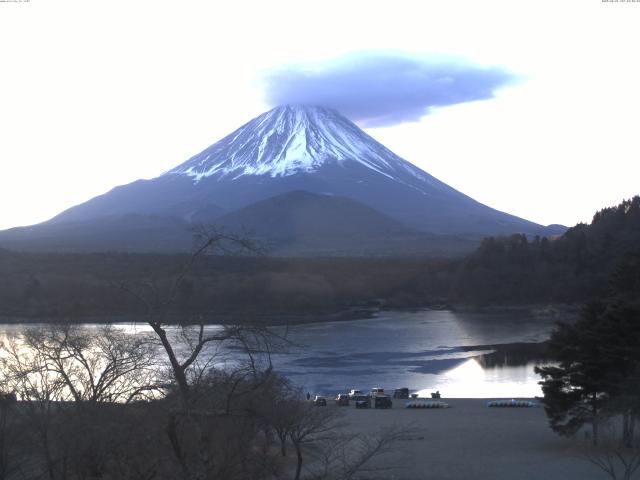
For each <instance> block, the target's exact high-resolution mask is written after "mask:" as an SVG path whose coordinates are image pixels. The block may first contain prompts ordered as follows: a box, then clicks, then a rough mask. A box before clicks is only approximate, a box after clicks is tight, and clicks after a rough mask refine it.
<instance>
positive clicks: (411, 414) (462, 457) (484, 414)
mask: <svg viewBox="0 0 640 480" xmlns="http://www.w3.org/2000/svg"><path fill="white" fill-rule="evenodd" d="M442 401H445V402H447V403H448V404H449V405H450V407H451V408H448V409H407V408H404V402H405V401H404V400H395V401H394V408H392V409H389V410H379V409H368V410H365V409H358V410H356V409H355V408H354V407H353V406H350V407H333V406H330V407H328V408H340V409H341V410H342V411H343V412H344V414H345V416H344V419H343V420H344V422H345V427H344V428H346V429H348V431H351V432H357V433H362V434H364V435H366V434H370V433H376V432H378V431H380V430H381V429H384V428H386V427H390V426H392V425H407V426H409V427H412V428H413V429H414V431H413V432H412V434H411V436H410V439H408V440H403V441H401V442H399V443H398V444H397V449H396V451H394V452H392V453H390V454H388V455H386V456H385V457H381V458H379V459H377V463H378V464H381V465H385V464H386V465H401V467H400V468H394V469H393V470H391V471H387V472H378V473H377V474H376V475H374V478H387V479H413V480H415V479H436V480H454V479H455V480H464V479H474V480H484V479H486V480H495V479H508V480H570V479H580V480H591V479H593V480H596V479H602V478H606V476H605V475H604V474H603V473H602V472H601V471H599V470H598V469H597V468H596V467H594V466H593V465H591V464H590V463H589V462H588V461H586V460H585V459H583V458H580V449H579V446H578V442H577V441H575V440H574V441H572V440H568V439H564V438H561V437H559V436H557V435H556V434H554V433H553V432H552V431H551V429H550V428H549V427H548V424H547V418H546V416H545V413H544V410H543V409H542V408H541V407H539V408H488V407H487V406H486V404H487V400H483V399H459V398H458V399H442Z"/></svg>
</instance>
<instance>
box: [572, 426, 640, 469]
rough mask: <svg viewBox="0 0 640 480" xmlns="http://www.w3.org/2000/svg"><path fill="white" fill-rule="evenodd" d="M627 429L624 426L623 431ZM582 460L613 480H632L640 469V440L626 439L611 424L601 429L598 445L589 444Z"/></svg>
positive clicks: (584, 449) (584, 448) (585, 446)
mask: <svg viewBox="0 0 640 480" xmlns="http://www.w3.org/2000/svg"><path fill="white" fill-rule="evenodd" d="M624 428H627V427H626V425H623V429H624ZM581 456H582V458H584V459H585V460H587V461H588V462H590V463H591V464H593V465H595V466H596V467H598V468H599V469H600V470H601V471H602V472H604V473H605V474H607V476H608V477H609V478H611V480H631V479H632V478H633V477H634V475H635V473H636V472H637V471H638V469H640V439H638V438H631V439H629V438H624V439H623V440H620V435H619V433H618V432H617V431H616V429H615V428H614V427H613V425H612V424H611V422H609V423H608V424H607V425H606V426H605V428H601V435H600V441H599V442H598V445H593V444H591V443H590V442H587V443H586V445H584V447H583V452H582V455H581Z"/></svg>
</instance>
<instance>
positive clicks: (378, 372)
mask: <svg viewBox="0 0 640 480" xmlns="http://www.w3.org/2000/svg"><path fill="white" fill-rule="evenodd" d="M557 320H558V318H557V317H556V316H554V315H539V314H535V315H534V314H532V313H530V312H529V311H525V310H510V311H498V312H492V313H486V312H485V313H469V312H453V311H435V310H425V311H416V312H400V311H390V312H381V313H379V314H378V315H377V316H376V317H375V318H372V319H366V320H352V321H339V322H326V323H311V324H303V325H296V326H294V327H290V328H289V330H288V338H289V339H290V340H291V341H292V342H293V344H294V345H293V346H292V347H291V348H289V351H288V352H287V353H277V354H273V356H272V361H273V364H274V368H275V370H276V371H278V372H280V373H282V374H284V375H285V376H287V377H289V378H290V379H291V380H292V381H293V382H295V383H296V384H297V385H299V386H300V388H302V389H303V391H304V392H309V393H311V394H312V395H315V394H324V395H333V394H335V393H338V392H345V391H348V390H350V389H352V388H357V389H360V390H364V391H368V390H370V389H371V388H372V387H384V388H385V389H394V388H399V387H408V388H409V389H411V390H412V391H417V392H418V393H419V394H420V395H421V396H423V395H424V396H429V393H430V392H433V391H436V390H439V391H440V392H441V394H442V395H443V397H481V398H484V397H508V398H510V397H533V396H537V395H541V393H542V392H541V390H540V387H539V385H538V384H537V382H538V381H539V378H538V376H537V375H536V374H535V373H534V371H533V369H534V366H535V365H536V361H535V360H533V359H524V360H523V359H522V358H518V359H517V361H514V359H509V358H507V359H506V360H507V361H506V362H505V361H499V362H496V361H495V359H493V361H488V359H490V358H491V356H490V355H487V354H490V353H491V352H492V350H490V349H487V348H485V349H482V348H476V349H469V348H468V347H474V346H482V345H498V344H511V343H517V342H541V341H544V340H546V339H548V338H549V334H550V332H551V330H552V328H553V326H554V323H555V321H557ZM118 326H119V327H120V328H123V329H125V330H127V331H129V332H131V333H132V334H134V333H148V332H149V327H148V326H146V325H144V324H136V325H132V324H126V325H123V324H119V325H118ZM84 327H85V328H97V327H98V326H97V325H84ZM21 328H23V326H22V325H20V324H18V325H16V324H13V325H9V324H5V325H0V337H2V336H3V334H6V333H9V332H12V331H14V332H15V331H19V330H20V329H21ZM216 328H219V327H216V326H209V327H207V330H214V329H216ZM278 328H279V329H280V330H282V329H281V328H280V327H278ZM465 347H467V348H465ZM212 351H213V350H211V349H209V350H208V351H205V352H203V353H205V354H209V353H211V352H212ZM231 355H232V356H233V355H237V354H233V353H232V354H231ZM221 358H224V356H223V357H221ZM227 361H228V360H227Z"/></svg>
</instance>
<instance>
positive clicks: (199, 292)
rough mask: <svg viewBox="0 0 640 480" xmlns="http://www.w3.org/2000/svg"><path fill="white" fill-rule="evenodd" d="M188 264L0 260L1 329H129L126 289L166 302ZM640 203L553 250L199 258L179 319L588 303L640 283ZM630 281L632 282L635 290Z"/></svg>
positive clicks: (150, 257) (99, 258)
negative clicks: (116, 323)
mask: <svg viewBox="0 0 640 480" xmlns="http://www.w3.org/2000/svg"><path fill="white" fill-rule="evenodd" d="M188 260H189V256H188V255H156V254H146V255H145V254H123V253H104V254H28V253H18V252H11V251H7V250H0V317H2V318H4V319H5V320H6V319H8V318H11V317H14V318H16V319H18V320H20V319H23V318H25V319H29V318H31V319H36V320H37V319H42V318H64V319H67V320H74V319H75V320H77V321H86V320H87V319H88V318H90V319H94V320H98V319H100V318H102V319H105V320H113V319H122V318H125V317H127V316H130V315H140V314H142V313H143V310H142V309H141V306H140V304H139V303H138V302H136V300H135V299H134V298H133V297H132V296H131V295H129V294H127V292H126V291H125V289H123V288H122V287H123V286H125V287H126V286H127V285H129V286H130V285H138V286H140V285H146V286H145V288H147V289H149V291H151V290H154V291H156V292H157V293H158V295H159V296H160V297H162V295H166V292H168V289H169V287H170V285H171V284H172V281H173V280H174V279H175V278H176V276H177V275H178V274H179V272H180V270H181V268H182V266H183V265H184V264H185V263H186V262H188ZM639 270H640V197H634V198H633V199H631V200H628V201H624V202H623V203H621V204H620V205H618V206H616V207H612V208H606V209H603V210H601V211H599V212H598V213H596V214H595V216H594V217H593V221H592V223H591V224H589V225H586V224H579V225H576V226H575V227H573V228H571V229H569V230H568V231H567V232H566V233H565V234H564V235H562V236H560V237H558V238H552V239H548V238H539V237H535V238H533V239H528V238H527V237H526V236H524V235H512V236H509V237H497V238H494V237H491V238H487V239H485V240H484V241H483V242H482V245H481V246H480V247H479V248H478V250H477V251H476V252H474V253H473V254H471V255H470V256H468V257H467V258H464V259H430V258H424V257H403V258H395V257H387V258H385V257H376V258H348V257H330V258H269V257H261V256H226V257H225V256H204V257H202V258H199V259H198V261H197V262H195V264H194V265H193V268H192V269H191V270H190V271H189V273H188V275H187V277H186V279H185V282H183V283H182V285H181V288H180V290H179V292H178V294H177V295H176V298H175V302H174V313H175V315H176V318H182V319H187V320H188V319H189V318H193V316H194V315H203V316H205V317H210V319H211V321H220V317H221V316H225V315H234V316H243V317H256V316H258V317H265V318H266V317H269V318H268V321H273V318H274V317H278V316H289V315H292V316H299V315H325V314H335V313H337V312H346V313H347V314H349V312H350V311H351V312H354V311H358V310H362V309H367V308H370V307H375V306H382V307H386V308H420V307H425V306H433V305H447V304H449V305H453V306H455V305H461V304H465V305H479V306H482V305H503V304H511V305H513V304H533V303H557V302H568V303H582V302H584V301H586V300H589V299H592V298H594V297H603V296H606V295H607V293H608V292H607V289H608V288H609V283H608V279H609V277H610V275H611V274H616V275H617V277H616V278H618V281H619V282H627V283H628V282H633V281H637V274H636V273H637V272H638V271H639ZM634 278H635V279H636V280H634Z"/></svg>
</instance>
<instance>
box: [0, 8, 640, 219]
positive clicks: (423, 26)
mask: <svg viewBox="0 0 640 480" xmlns="http://www.w3.org/2000/svg"><path fill="white" fill-rule="evenodd" d="M639 45H640V2H617V3H614V2H603V1H602V0H554V1H547V0H528V1H525V0H505V1H497V0H496V1H493V0H469V1H462V0H456V1H452V2H445V1H441V0H440V1H424V0H423V1H415V2H403V1H398V0H396V1H394V2H390V1H388V0H385V1H381V2H376V1H371V0H369V1H363V2H360V1H353V0H351V1H348V2H347V1H344V0H342V1H326V0H325V1H323V2H302V1H299V0H298V1H268V2H267V1H262V2H259V1H255V2H246V1H245V2H242V1H234V2H222V1H220V2H218V1H216V2H213V1H189V0H173V1H162V0H104V1H100V0H78V1H62V0H60V1H58V0H30V1H26V0H22V1H21V2H17V1H12V0H2V1H0V68H1V71H0V165H1V167H2V169H1V170H0V202H1V205H2V208H1V209H0V228H9V227H12V226H18V225H28V224H33V223H37V222H40V221H44V220H46V219H48V218H50V217H52V216H53V215H55V214H57V213H59V212H60V211H62V210H64V209H66V208H68V207H70V206H72V205H75V204H77V203H81V202H83V201H86V200H88V199H89V198H92V197H94V196H96V195H99V194H101V193H104V192H106V191H108V190H109V189H111V188H113V187H114V186H116V185H121V184H124V183H128V182H131V181H133V180H136V179H138V178H152V177H155V176H157V175H159V174H161V173H162V172H164V171H166V170H169V169H170V168H172V167H174V166H176V165H178V164H180V163H182V162H183V161H185V160H187V159H188V158H189V157H190V156H192V155H194V154H196V153H198V152H199V151H201V150H203V149H204V148H206V147H207V146H209V145H210V144H212V143H214V142H216V141H217V140H219V139H221V138H222V137H224V136H225V135H227V134H229V133H231V131H233V130H234V129H236V128H237V127H239V126H240V125H242V124H243V123H245V122H247V121H248V120H250V119H251V118H253V117H255V116H257V115H259V114H260V113H262V112H264V111H266V110H268V109H269V108H271V105H270V104H269V101H268V98H267V97H268V96H267V94H266V90H265V89H266V87H265V78H267V77H268V75H269V74H270V73H272V72H274V71H278V70H281V69H283V68H288V67H289V66H292V65H293V66H295V65H306V66H311V67H313V65H318V68H322V66H323V65H328V64H330V63H331V62H332V61H334V60H335V59H340V58H357V57H358V55H361V54H362V55H364V54H371V53H372V52H374V54H375V53H376V52H377V53H382V54H385V55H395V54H398V55H418V56H421V55H427V56H444V57H452V58H460V59H465V61H466V62H468V63H470V64H473V65H477V66H478V67H483V68H489V67H490V68H499V69H503V70H505V71H508V72H510V73H511V74H513V75H514V76H518V79H519V80H518V81H517V82H515V83H513V84H511V85H509V86H507V87H504V88H501V89H499V90H497V91H496V97H495V98H492V99H487V100H480V101H474V102H466V103H458V104H456V105H453V106H443V107H438V108H435V109H433V110H432V111H431V112H430V113H429V114H428V115H425V116H423V117H422V118H417V119H415V121H408V122H404V123H399V124H395V125H391V126H385V127H378V128H366V131H367V132H368V133H369V134H370V135H372V136H373V137H374V138H376V139H377V140H379V141H381V142H382V143H384V144H385V145H386V146H387V147H388V148H390V149H391V150H393V151H394V152H395V153H397V154H399V155H400V156H402V157H403V158H405V159H406V160H408V161H410V162H412V163H414V164H415V165H417V166H419V167H420V168H422V169H423V170H425V171H427V172H429V173H430V174H432V175H434V176H436V177H437V178H439V179H440V180H442V181H444V182H446V183H448V184H449V185H451V186H452V187H454V188H456V189H458V190H460V191H462V192H464V193H466V194H467V195H469V196H471V197H473V198H475V199H476V200H478V201H480V202H482V203H485V204H487V205H489V206H491V207H494V208H497V209H499V210H503V211H506V212H509V213H512V214H514V215H518V216H520V217H523V218H526V219H528V220H532V221H535V222H538V223H542V224H550V223H562V224H565V225H569V226H571V225H574V224H575V223H577V222H580V221H589V220H590V219H591V216H592V215H593V213H594V212H595V211H596V210H598V209H600V208H602V207H605V206H611V205H615V204H617V203H619V202H620V201H621V200H622V199H624V198H629V197H631V196H633V195H636V194H640V141H639V140H640V121H639V115H640V113H639V112H640V60H639V58H640V54H639V53H638V49H639V47H638V46H639ZM354 94H357V92H356V93H354Z"/></svg>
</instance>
